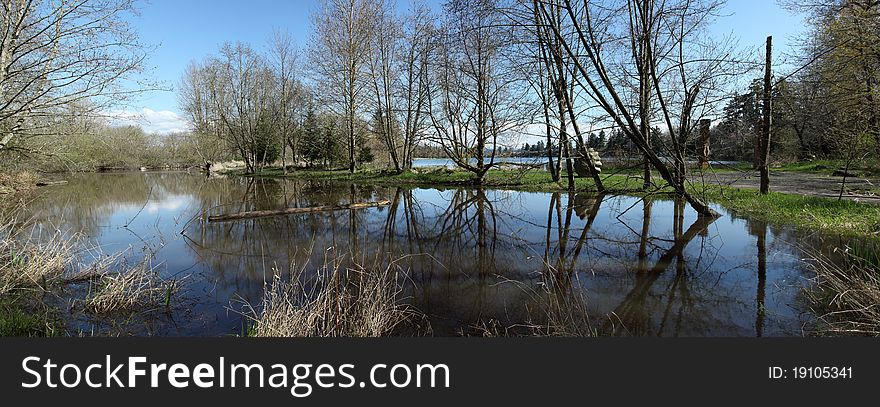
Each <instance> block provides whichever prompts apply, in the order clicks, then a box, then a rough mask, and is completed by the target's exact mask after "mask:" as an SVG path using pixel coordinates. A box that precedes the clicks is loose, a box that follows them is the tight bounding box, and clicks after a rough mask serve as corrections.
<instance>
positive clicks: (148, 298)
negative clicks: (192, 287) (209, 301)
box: [85, 260, 179, 315]
mask: <svg viewBox="0 0 880 407" xmlns="http://www.w3.org/2000/svg"><path fill="white" fill-rule="evenodd" d="M116 269H117V271H116V272H108V271H101V272H99V273H98V275H97V278H96V279H95V281H94V283H93V284H92V286H91V292H90V293H89V295H88V296H87V297H86V299H85V307H86V309H87V310H88V311H90V312H92V313H94V314H100V315H111V314H120V313H133V312H143V311H150V310H156V309H160V308H165V309H169V308H170V306H171V299H172V298H173V297H174V296H175V294H176V293H177V291H178V288H179V284H178V282H177V281H176V280H165V279H163V278H162V277H161V276H160V275H159V273H158V271H157V270H156V269H155V268H154V267H151V266H150V264H149V262H148V261H146V260H144V261H142V262H140V263H138V264H136V265H134V266H133V267H127V266H125V265H124V264H123V265H121V266H117V267H116ZM119 270H121V271H119Z"/></svg>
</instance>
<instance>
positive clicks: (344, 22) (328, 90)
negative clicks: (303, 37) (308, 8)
mask: <svg viewBox="0 0 880 407" xmlns="http://www.w3.org/2000/svg"><path fill="white" fill-rule="evenodd" d="M377 4H378V3H376V2H375V1H370V0H323V2H322V4H321V8H320V10H319V11H318V13H316V14H315V16H314V22H313V24H314V30H315V32H314V37H313V42H312V44H311V49H310V56H311V66H312V67H314V69H315V74H316V75H317V77H318V83H319V86H318V89H319V92H318V95H317V96H318V97H319V98H321V99H323V100H324V101H325V102H326V103H325V104H326V105H327V106H328V107H329V108H330V109H331V110H333V111H334V113H336V114H338V115H340V116H342V117H344V118H345V127H346V136H347V144H348V145H347V148H348V167H349V171H350V172H352V173H353V172H354V170H355V167H356V165H357V161H356V158H357V154H356V152H355V149H356V138H357V133H356V129H355V126H356V125H357V119H358V116H359V115H360V114H361V113H363V112H362V111H361V106H362V103H363V102H364V98H365V97H367V94H366V86H367V82H366V80H365V76H366V70H367V65H368V59H369V57H370V40H371V39H372V37H373V36H372V30H373V27H372V23H373V22H374V21H375V17H374V16H375V14H376V13H375V10H376V8H377V7H376V6H377Z"/></svg>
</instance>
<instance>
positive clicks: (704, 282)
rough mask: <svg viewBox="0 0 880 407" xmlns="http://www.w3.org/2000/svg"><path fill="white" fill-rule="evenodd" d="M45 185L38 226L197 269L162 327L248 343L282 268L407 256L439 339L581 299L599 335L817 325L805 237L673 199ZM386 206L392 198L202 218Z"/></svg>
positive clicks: (172, 179)
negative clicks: (180, 307)
mask: <svg viewBox="0 0 880 407" xmlns="http://www.w3.org/2000/svg"><path fill="white" fill-rule="evenodd" d="M45 191H46V193H45V195H44V196H42V197H41V198H40V199H39V200H38V201H37V202H35V203H34V204H33V205H32V206H31V209H32V210H33V215H34V216H35V218H36V219H38V220H39V221H40V222H41V223H42V224H43V225H45V226H46V227H49V226H52V227H55V226H58V225H61V226H63V227H65V228H68V229H69V230H76V231H79V230H81V231H83V232H84V233H85V234H86V235H88V236H89V237H90V238H91V239H93V240H94V241H95V242H97V243H98V244H99V245H101V246H102V247H103V248H104V250H106V251H117V250H121V249H125V248H129V247H130V248H132V250H131V253H133V254H132V255H133V256H138V255H145V254H146V253H149V254H151V255H153V256H154V257H155V261H157V262H163V263H164V266H165V269H166V272H167V273H169V274H178V275H180V274H186V275H191V277H190V278H189V280H188V281H189V287H190V289H189V291H188V295H189V296H190V297H191V298H193V303H192V309H191V310H188V314H187V317H186V318H185V321H184V322H181V320H180V318H178V319H177V324H175V325H174V326H169V327H167V328H166V330H165V331H164V332H162V331H161V330H160V331H159V332H160V333H164V334H173V335H224V334H237V333H240V332H241V326H242V319H241V317H240V316H239V315H238V314H236V313H234V312H230V311H229V307H230V303H233V302H235V301H237V300H239V299H241V300H244V301H251V302H254V303H256V302H258V301H259V299H260V296H261V294H262V290H263V285H264V282H265V281H266V280H267V279H268V278H270V277H269V276H271V274H272V269H273V267H278V268H279V269H282V270H283V269H288V268H289V267H290V266H291V265H292V264H294V265H302V264H306V263H308V262H312V263H313V264H316V263H320V262H322V261H323V259H324V258H325V256H328V254H333V255H338V254H347V253H353V257H355V258H358V257H360V258H361V259H366V258H369V257H370V256H375V255H376V253H379V254H381V255H385V256H388V257H394V258H401V259H400V261H399V262H398V264H400V265H402V267H403V269H404V270H406V273H407V276H406V277H407V281H408V282H409V285H408V289H407V292H406V293H405V294H406V297H407V301H409V302H411V303H412V304H413V305H414V306H415V307H417V308H418V309H419V310H421V311H423V312H424V313H426V314H427V315H428V318H429V322H430V324H431V327H432V330H433V333H434V334H437V335H460V334H479V333H480V332H481V329H482V327H485V326H486V324H487V322H491V323H492V324H494V325H495V326H500V327H503V328H505V329H508V328H510V329H514V331H516V329H517V327H525V326H538V325H541V324H545V325H546V324H549V323H550V321H548V319H551V318H553V316H552V315H550V314H549V313H548V312H545V311H546V310H548V309H550V307H551V306H553V305H554V304H555V305H559V304H574V303H577V301H576V300H575V299H576V298H583V299H584V303H583V307H577V308H572V309H573V310H575V311H577V312H582V313H586V315H583V320H589V321H590V324H591V329H592V330H594V331H598V333H600V334H604V335H639V336H641V335H656V336H765V335H766V336H779V335H800V334H801V331H802V328H803V326H804V324H809V323H811V322H812V319H813V318H812V317H811V316H810V315H809V314H808V313H806V312H805V311H804V310H805V309H806V307H805V306H804V305H803V304H801V303H800V299H799V295H798V293H799V290H800V288H801V287H802V285H803V277H802V276H803V275H802V271H801V262H800V261H799V258H800V255H799V254H800V253H799V252H798V250H797V249H795V248H793V247H792V245H791V244H790V242H794V241H796V240H797V239H799V238H801V237H802V236H799V235H798V234H796V233H794V232H792V231H789V230H775V229H773V228H770V227H768V226H767V225H766V224H762V223H759V222H752V221H749V220H745V219H739V218H736V217H735V216H732V215H730V214H726V215H727V216H725V217H723V218H721V219H719V220H717V221H716V220H713V219H708V218H700V217H698V216H697V215H696V214H695V213H694V212H692V211H691V210H690V209H689V208H687V206H686V205H685V203H683V202H680V201H676V200H668V199H658V198H648V199H638V198H632V197H624V196H601V195H593V194H583V193H577V194H567V193H524V192H512V191H502V190H481V189H410V188H388V187H374V186H369V185H353V184H336V183H330V182H325V181H306V182H303V181H278V180H246V179H241V178H225V179H224V178H214V179H206V178H204V176H201V175H197V174H186V173H146V174H141V173H136V174H87V175H80V176H76V177H74V178H73V179H71V181H70V183H69V184H67V185H65V186H60V187H57V188H53V189H47V190H45ZM380 199H387V200H389V201H391V205H389V206H388V207H383V208H374V209H369V210H343V211H334V212H315V213H309V214H305V215H297V216H286V217H274V218H262V219H252V220H245V221H239V222H229V223H208V222H207V221H206V218H207V215H209V214H219V213H230V212H236V211H245V210H263V209H276V208H285V207H310V206H318V205H331V204H340V203H348V202H362V201H370V200H380ZM716 210H719V211H722V208H716ZM722 212H723V211H722ZM813 238H818V237H813ZM823 239H827V237H826V238H823ZM769 287H772V289H769ZM548 288H549V289H548ZM565 318H566V319H568V320H574V319H577V318H575V317H574V316H572V315H568V316H566V317H565Z"/></svg>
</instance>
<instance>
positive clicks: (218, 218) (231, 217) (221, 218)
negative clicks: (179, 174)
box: [208, 201, 391, 223]
mask: <svg viewBox="0 0 880 407" xmlns="http://www.w3.org/2000/svg"><path fill="white" fill-rule="evenodd" d="M388 205H391V201H378V202H362V203H353V204H348V205H325V206H313V207H310V208H287V209H279V210H266V211H250V212H238V213H231V214H227V215H215V216H208V222H212V223H213V222H231V221H236V220H242V219H255V218H266V217H270V216H285V215H301V214H304V213H314V212H331V211H342V210H350V209H367V208H376V207H379V206H388Z"/></svg>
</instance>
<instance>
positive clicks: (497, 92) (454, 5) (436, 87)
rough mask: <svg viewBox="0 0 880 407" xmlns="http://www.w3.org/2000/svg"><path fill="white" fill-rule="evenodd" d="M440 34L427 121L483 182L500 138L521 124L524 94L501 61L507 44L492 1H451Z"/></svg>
mask: <svg viewBox="0 0 880 407" xmlns="http://www.w3.org/2000/svg"><path fill="white" fill-rule="evenodd" d="M445 9H446V14H445V18H444V21H443V25H442V27H440V29H439V31H440V34H438V37H439V39H440V40H439V44H438V45H437V49H436V52H435V54H436V57H435V64H434V65H435V66H434V68H433V70H434V72H433V75H434V83H433V86H432V88H431V91H430V92H429V97H428V102H429V111H430V118H431V122H432V125H433V127H434V130H435V132H436V135H435V136H434V139H433V141H435V142H436V143H437V144H439V145H440V146H441V147H442V148H443V150H444V152H445V153H446V155H447V156H448V157H449V158H450V159H451V160H452V161H453V162H455V164H456V165H458V166H459V167H461V168H463V169H465V170H467V171H470V172H472V173H474V175H476V177H477V179H476V181H477V182H478V183H481V182H482V181H483V178H484V177H485V175H486V173H487V172H488V171H489V170H490V169H491V168H492V167H494V166H495V165H496V162H495V157H496V153H497V152H498V147H499V145H501V141H502V140H501V139H502V138H503V137H505V136H506V135H507V134H508V133H509V132H511V131H512V130H514V129H517V128H519V127H521V126H522V125H523V121H524V118H525V116H526V115H525V114H523V104H524V102H525V93H526V92H525V89H522V83H521V81H520V80H519V79H520V78H518V77H517V76H516V71H515V70H513V69H510V66H509V63H508V62H509V61H507V60H506V59H505V58H502V56H503V55H504V48H505V47H508V46H509V45H510V38H509V37H507V34H508V30H506V28H505V27H504V26H503V24H502V22H501V19H502V15H501V14H500V13H499V12H498V8H497V5H496V2H495V1H492V0H453V1H449V2H447V3H446V5H445Z"/></svg>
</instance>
